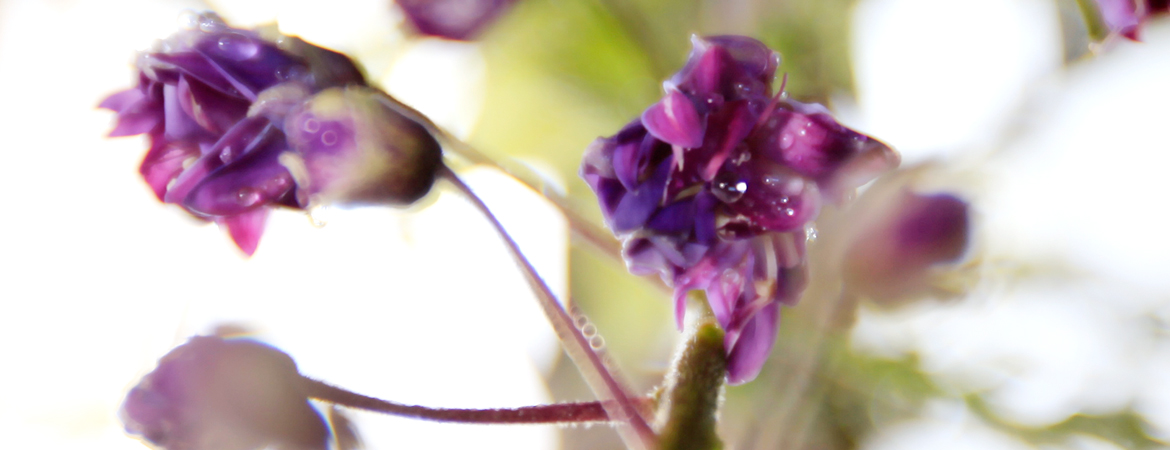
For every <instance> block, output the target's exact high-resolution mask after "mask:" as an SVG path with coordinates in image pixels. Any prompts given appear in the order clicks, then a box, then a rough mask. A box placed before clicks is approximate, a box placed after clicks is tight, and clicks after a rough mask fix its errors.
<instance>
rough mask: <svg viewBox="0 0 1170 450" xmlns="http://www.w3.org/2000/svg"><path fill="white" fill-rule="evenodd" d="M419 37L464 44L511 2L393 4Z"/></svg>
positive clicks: (413, 0) (408, 0)
mask: <svg viewBox="0 0 1170 450" xmlns="http://www.w3.org/2000/svg"><path fill="white" fill-rule="evenodd" d="M396 1H397V2H398V6H399V7H401V8H402V12H403V13H405V15H406V18H407V20H409V21H410V24H411V25H413V26H414V29H415V30H417V31H418V32H419V33H420V34H425V35H428V36H437V37H441V38H447V39H456V40H460V41H467V40H471V39H474V38H475V37H476V36H478V35H479V33H480V32H481V31H483V30H484V28H487V26H488V25H490V24H491V23H492V22H493V21H495V20H496V18H497V17H499V16H500V14H502V13H503V12H504V11H505V10H507V9H508V7H509V6H511V5H512V2H513V0H396Z"/></svg>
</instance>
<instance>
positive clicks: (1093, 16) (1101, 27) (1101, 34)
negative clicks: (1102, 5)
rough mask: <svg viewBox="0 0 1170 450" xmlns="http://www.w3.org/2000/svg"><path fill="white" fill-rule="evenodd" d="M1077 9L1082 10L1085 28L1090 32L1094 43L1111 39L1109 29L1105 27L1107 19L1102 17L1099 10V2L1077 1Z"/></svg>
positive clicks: (1089, 0)
mask: <svg viewBox="0 0 1170 450" xmlns="http://www.w3.org/2000/svg"><path fill="white" fill-rule="evenodd" d="M1076 2H1077V7H1079V8H1080V10H1081V16H1082V17H1084V18H1085V28H1086V29H1087V30H1088V32H1089V39H1091V40H1093V41H1094V42H1101V41H1104V40H1105V39H1106V38H1108V37H1109V33H1110V32H1111V31H1110V30H1109V27H1108V26H1106V25H1105V19H1104V18H1102V17H1101V12H1100V10H1098V9H1097V2H1095V1H1093V0H1076Z"/></svg>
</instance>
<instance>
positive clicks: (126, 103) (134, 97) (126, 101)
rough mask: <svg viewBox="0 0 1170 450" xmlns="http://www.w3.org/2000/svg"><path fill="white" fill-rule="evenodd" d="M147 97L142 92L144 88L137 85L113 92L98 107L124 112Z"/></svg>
mask: <svg viewBox="0 0 1170 450" xmlns="http://www.w3.org/2000/svg"><path fill="white" fill-rule="evenodd" d="M145 99H146V94H144V93H143V92H142V89H139V88H137V87H135V88H131V89H127V90H124V91H121V92H116V93H114V94H111V95H110V96H109V97H106V98H105V99H104V100H102V102H101V103H99V104H98V108H102V109H108V110H110V111H114V112H122V111H123V110H125V109H126V108H129V107H130V105H133V104H135V103H138V102H140V101H142V100H145Z"/></svg>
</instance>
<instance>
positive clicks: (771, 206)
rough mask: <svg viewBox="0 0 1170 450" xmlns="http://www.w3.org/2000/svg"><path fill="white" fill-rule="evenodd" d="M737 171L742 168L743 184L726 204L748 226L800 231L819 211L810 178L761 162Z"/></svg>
mask: <svg viewBox="0 0 1170 450" xmlns="http://www.w3.org/2000/svg"><path fill="white" fill-rule="evenodd" d="M753 162H755V161H753ZM739 170H741V171H746V173H743V174H742V176H743V179H744V180H746V183H747V186H746V189H745V190H744V191H743V196H742V197H740V198H739V199H738V200H737V201H735V202H734V203H731V204H730V205H729V207H730V208H731V209H732V210H734V211H735V212H737V213H739V214H740V215H742V216H744V217H746V218H747V219H749V220H750V224H749V225H750V226H752V227H759V228H761V229H763V230H767V231H779V232H785V231H793V230H801V229H803V228H804V225H805V224H806V223H808V222H810V221H812V220H813V219H815V218H816V216H817V214H818V213H819V212H820V210H821V199H820V195H819V193H818V190H817V185H816V183H814V182H813V181H812V180H810V179H808V178H805V177H803V176H801V175H799V174H796V173H794V172H792V171H791V170H789V169H788V168H786V167H785V166H781V165H778V164H768V163H764V162H763V161H760V162H758V163H757V164H747V165H744V166H743V167H741V168H740V169H739Z"/></svg>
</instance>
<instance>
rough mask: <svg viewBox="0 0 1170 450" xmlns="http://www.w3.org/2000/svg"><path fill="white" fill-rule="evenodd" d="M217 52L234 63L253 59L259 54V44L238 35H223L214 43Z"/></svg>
mask: <svg viewBox="0 0 1170 450" xmlns="http://www.w3.org/2000/svg"><path fill="white" fill-rule="evenodd" d="M216 45H217V46H218V47H219V51H220V52H221V53H223V54H224V55H226V56H227V57H228V58H231V59H234V60H236V61H243V60H245V59H251V58H254V57H255V56H256V55H257V54H258V53H260V44H258V43H256V41H254V40H253V39H252V38H250V37H248V36H244V35H242V34H239V33H230V34H225V35H223V36H221V37H220V38H219V41H218V42H217V43H216Z"/></svg>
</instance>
